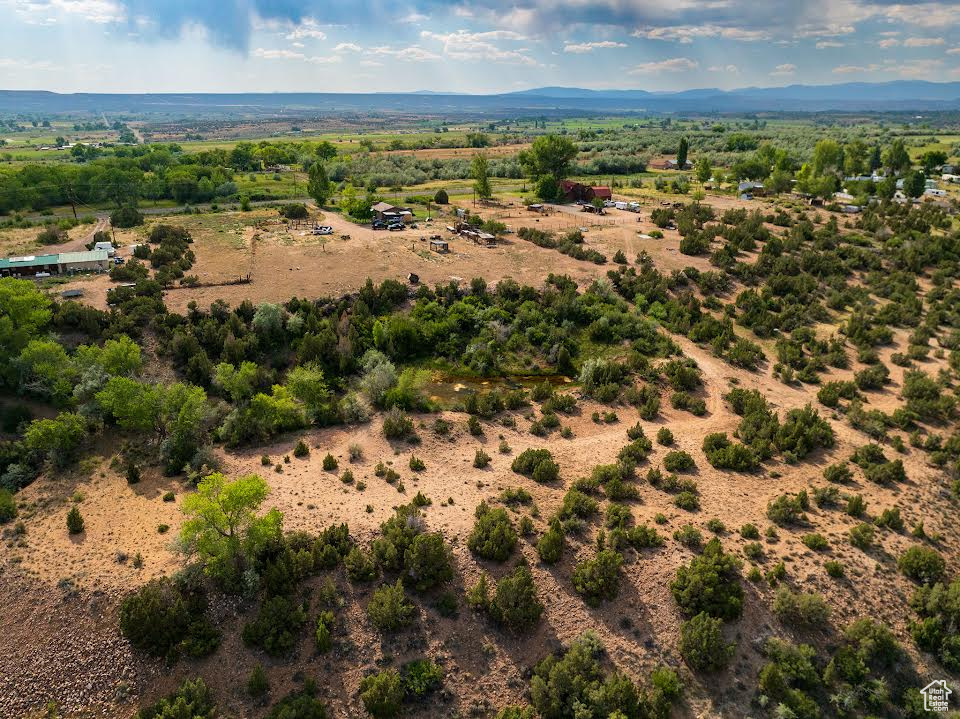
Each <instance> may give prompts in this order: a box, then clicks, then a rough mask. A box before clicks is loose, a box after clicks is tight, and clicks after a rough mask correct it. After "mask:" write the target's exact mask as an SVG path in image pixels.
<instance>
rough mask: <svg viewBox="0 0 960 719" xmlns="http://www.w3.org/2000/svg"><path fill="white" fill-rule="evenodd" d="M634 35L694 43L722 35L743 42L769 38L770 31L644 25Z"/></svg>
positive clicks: (719, 27) (700, 26)
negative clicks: (700, 39) (697, 40)
mask: <svg viewBox="0 0 960 719" xmlns="http://www.w3.org/2000/svg"><path fill="white" fill-rule="evenodd" d="M632 35H633V36H634V37H642V38H646V39H647V40H663V41H667V42H679V43H683V44H685V45H686V44H689V43H692V42H693V41H694V40H695V39H698V38H711V37H720V38H724V39H726V40H740V41H742V42H757V41H760V40H769V39H770V37H771V36H770V33H768V32H767V31H765V30H748V29H745V28H739V27H722V26H720V25H710V24H707V25H672V26H663V27H649V26H648V27H643V28H637V29H636V30H634V31H633V33H632Z"/></svg>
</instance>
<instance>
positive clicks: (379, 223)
mask: <svg viewBox="0 0 960 719" xmlns="http://www.w3.org/2000/svg"><path fill="white" fill-rule="evenodd" d="M371 227H372V228H373V229H375V230H385V229H387V223H386V222H384V221H383V220H374V221H373V224H372V225H371Z"/></svg>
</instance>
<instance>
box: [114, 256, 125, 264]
mask: <svg viewBox="0 0 960 719" xmlns="http://www.w3.org/2000/svg"><path fill="white" fill-rule="evenodd" d="M124 262H126V260H125V259H123V258H122V257H114V258H113V264H115V265H122V264H123V263H124Z"/></svg>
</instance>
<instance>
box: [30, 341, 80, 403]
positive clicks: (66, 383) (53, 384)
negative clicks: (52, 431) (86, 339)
mask: <svg viewBox="0 0 960 719" xmlns="http://www.w3.org/2000/svg"><path fill="white" fill-rule="evenodd" d="M16 365H17V368H18V369H19V375H20V381H19V385H20V389H21V391H23V392H29V393H31V394H34V395H37V396H39V397H43V398H45V399H48V400H51V401H53V402H55V403H57V404H60V405H62V404H64V403H65V402H66V401H67V400H68V399H69V398H70V397H71V395H72V394H73V388H74V386H75V384H76V381H77V369H76V366H75V365H74V363H73V361H72V360H71V359H70V357H69V356H68V355H67V351H66V350H65V349H64V348H63V346H62V345H61V344H60V343H58V342H54V341H53V340H41V339H37V340H31V341H30V343H29V344H28V345H27V346H26V347H24V348H23V351H22V352H21V353H20V356H19V357H18V358H17V361H16Z"/></svg>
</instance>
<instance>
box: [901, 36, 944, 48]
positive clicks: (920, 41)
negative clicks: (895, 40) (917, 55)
mask: <svg viewBox="0 0 960 719" xmlns="http://www.w3.org/2000/svg"><path fill="white" fill-rule="evenodd" d="M944 44H946V40H944V39H943V38H942V37H908V38H907V39H906V40H904V41H903V46H904V47H934V46H935V45H944Z"/></svg>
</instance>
